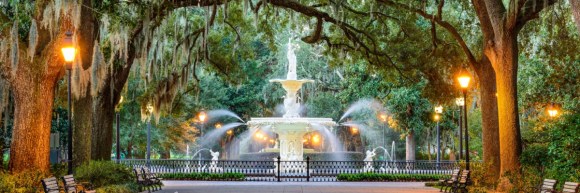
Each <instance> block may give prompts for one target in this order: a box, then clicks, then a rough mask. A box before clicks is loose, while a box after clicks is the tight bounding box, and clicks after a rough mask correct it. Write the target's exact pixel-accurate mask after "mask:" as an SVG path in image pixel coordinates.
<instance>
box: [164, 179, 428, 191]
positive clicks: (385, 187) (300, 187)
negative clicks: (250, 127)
mask: <svg viewBox="0 0 580 193" xmlns="http://www.w3.org/2000/svg"><path fill="white" fill-rule="evenodd" d="M163 184H165V186H164V187H163V190H161V191H157V192H159V193H379V192H380V193H411V192H412V193H435V192H439V190H438V189H435V188H431V187H425V183H423V182H222V181H163Z"/></svg>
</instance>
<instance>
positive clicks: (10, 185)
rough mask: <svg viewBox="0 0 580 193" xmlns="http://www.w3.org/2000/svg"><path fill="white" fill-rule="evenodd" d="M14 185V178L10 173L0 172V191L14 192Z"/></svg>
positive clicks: (1, 192)
mask: <svg viewBox="0 0 580 193" xmlns="http://www.w3.org/2000/svg"><path fill="white" fill-rule="evenodd" d="M15 189H16V186H15V185H14V180H13V179H12V176H11V175H8V174H7V173H4V172H0V193H5V192H6V193H8V192H14V190H15Z"/></svg>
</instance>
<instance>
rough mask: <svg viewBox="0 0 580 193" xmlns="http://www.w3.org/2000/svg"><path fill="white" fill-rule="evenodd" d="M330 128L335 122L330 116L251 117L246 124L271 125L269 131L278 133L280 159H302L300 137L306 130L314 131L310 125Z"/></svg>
mask: <svg viewBox="0 0 580 193" xmlns="http://www.w3.org/2000/svg"><path fill="white" fill-rule="evenodd" d="M313 124H315V125H316V126H326V127H330V128H332V126H335V125H336V122H334V121H332V119H330V118H300V117H297V118H282V117H262V118H252V119H251V120H250V121H248V123H247V125H248V126H249V127H250V128H253V129H259V128H260V127H264V126H271V127H270V129H269V130H270V131H272V132H274V133H277V134H278V139H279V140H280V150H279V151H280V158H281V160H282V161H302V160H303V155H304V148H303V144H302V143H303V142H302V139H303V137H304V135H305V134H306V133H308V132H311V131H314V129H312V125H313Z"/></svg>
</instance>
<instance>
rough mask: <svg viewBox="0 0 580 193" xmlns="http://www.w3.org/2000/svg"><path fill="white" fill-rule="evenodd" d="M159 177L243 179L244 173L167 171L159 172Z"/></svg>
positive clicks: (172, 178)
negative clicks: (165, 172)
mask: <svg viewBox="0 0 580 193" xmlns="http://www.w3.org/2000/svg"><path fill="white" fill-rule="evenodd" d="M159 177H160V178H163V179H164V180H228V181H239V180H244V178H245V175H244V174H243V173H221V174H210V173H167V174H159Z"/></svg>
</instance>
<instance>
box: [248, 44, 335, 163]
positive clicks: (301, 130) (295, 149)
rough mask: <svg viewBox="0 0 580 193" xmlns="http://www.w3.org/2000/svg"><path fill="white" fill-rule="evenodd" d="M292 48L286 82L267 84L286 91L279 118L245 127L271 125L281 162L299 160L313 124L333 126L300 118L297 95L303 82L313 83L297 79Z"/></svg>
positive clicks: (322, 120) (254, 121)
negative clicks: (276, 84)
mask: <svg viewBox="0 0 580 193" xmlns="http://www.w3.org/2000/svg"><path fill="white" fill-rule="evenodd" d="M294 50H295V47H294V45H293V44H292V43H291V42H288V53H287V57H288V74H287V76H286V79H274V80H270V82H278V83H280V84H281V85H282V88H284V90H286V95H285V97H284V111H285V114H284V115H283V116H282V117H262V118H251V120H250V121H248V123H247V125H248V127H250V128H251V129H254V130H257V129H260V128H262V127H266V126H271V128H270V131H272V132H274V133H276V134H278V139H279V141H280V142H279V152H280V158H281V159H280V160H281V161H302V160H303V154H304V148H303V144H302V143H303V142H302V139H303V137H304V135H305V134H307V133H308V132H311V131H314V129H313V128H312V127H313V125H317V126H325V127H332V126H335V125H336V122H334V121H333V120H332V119H331V118H303V117H300V114H299V111H300V106H301V104H300V102H299V101H298V97H297V96H296V94H297V92H298V91H299V90H300V89H301V88H302V84H304V83H312V82H314V81H313V80H309V79H301V80H298V79H297V75H296V54H295V53H294Z"/></svg>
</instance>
